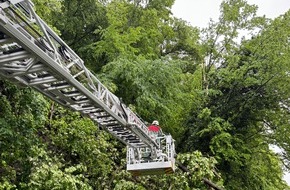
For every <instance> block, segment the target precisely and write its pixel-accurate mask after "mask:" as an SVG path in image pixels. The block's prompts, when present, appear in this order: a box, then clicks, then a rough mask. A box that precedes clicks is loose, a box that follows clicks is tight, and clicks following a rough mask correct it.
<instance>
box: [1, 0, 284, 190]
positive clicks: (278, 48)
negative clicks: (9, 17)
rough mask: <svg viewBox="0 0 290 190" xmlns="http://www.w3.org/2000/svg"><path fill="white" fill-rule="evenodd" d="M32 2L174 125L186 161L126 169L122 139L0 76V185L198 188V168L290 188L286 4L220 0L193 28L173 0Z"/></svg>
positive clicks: (107, 73)
mask: <svg viewBox="0 0 290 190" xmlns="http://www.w3.org/2000/svg"><path fill="white" fill-rule="evenodd" d="M33 2H34V3H35V5H36V10H37V13H38V14H39V15H40V16H41V17H43V18H44V19H45V20H46V21H47V22H48V23H50V24H52V25H54V26H55V27H57V29H55V30H56V31H58V30H59V31H60V32H59V33H61V35H62V38H63V39H64V40H65V41H66V42H67V43H68V44H69V45H70V46H71V48H72V49H74V50H75V51H77V52H78V53H79V54H80V57H82V58H83V59H84V60H85V62H86V65H87V66H89V67H90V68H92V69H93V71H95V72H98V73H99V74H98V76H99V77H100V78H101V79H102V81H103V82H104V84H105V85H106V86H108V87H109V89H110V90H112V91H113V92H114V93H115V94H116V95H117V96H119V97H121V98H122V100H123V101H124V102H125V103H126V104H127V105H129V107H130V108H132V110H134V111H135V112H136V113H138V114H139V115H141V117H142V118H143V119H145V120H146V121H152V120H154V119H158V120H159V121H160V123H161V127H162V129H163V130H164V131H165V132H166V133H167V132H169V133H170V134H172V135H173V136H174V138H175V139H176V140H177V141H176V144H177V149H178V151H180V152H181V153H179V152H178V154H177V155H178V156H177V160H178V161H179V162H180V163H181V164H183V165H185V166H186V167H187V169H188V170H189V172H185V173H184V172H182V171H181V170H180V169H179V168H177V169H176V172H175V174H173V175H168V176H167V175H161V176H144V177H132V176H131V174H129V173H128V172H126V169H125V166H126V163H125V158H126V156H125V153H126V152H125V147H124V146H123V145H122V144H120V143H119V142H117V141H116V140H115V139H113V138H112V136H110V135H109V134H108V133H106V132H105V131H102V130H99V129H98V128H97V127H96V126H95V124H94V123H93V122H92V121H90V120H89V119H88V118H83V117H82V116H81V115H79V114H78V113H74V112H70V111H67V110H65V109H63V108H61V107H59V106H58V105H56V104H54V103H49V102H48V101H47V100H45V99H44V98H43V97H42V96H41V95H39V94H38V93H35V92H34V91H33V90H32V89H30V88H25V89H20V88H18V87H16V86H13V85H11V84H9V83H7V82H3V81H1V82H0V189H140V190H141V189H206V188H207V187H206V186H205V185H204V183H203V182H202V181H203V179H204V178H207V179H209V180H211V181H213V182H215V183H216V184H217V185H218V186H221V187H223V186H224V187H225V188H226V189H241V188H242V189H251V190H252V189H270V190H271V189H289V187H288V186H287V185H286V183H285V182H284V181H283V180H282V176H283V171H282V168H283V167H286V168H288V169H289V168H290V167H289V163H290V162H289V160H290V156H289V155H290V149H289V147H290V146H289V145H290V139H289V138H288V137H289V136H290V134H289V133H290V132H289V131H290V130H289V119H290V117H289V116H290V115H289V107H290V105H289V103H290V102H289V95H290V91H289V89H290V88H289V87H288V86H289V85H288V84H289V82H290V78H289V68H290V65H289V64H290V62H289V60H290V57H289V56H290V52H289V50H290V49H289V36H290V33H289V31H290V28H289V22H290V13H289V12H287V13H286V14H285V15H283V16H280V17H278V18H276V19H275V20H273V21H272V20H270V19H266V18H264V17H257V16H256V11H257V6H255V5H249V4H247V2H246V1H245V0H226V1H224V2H223V3H222V4H221V7H220V10H221V16H220V18H219V21H218V22H217V23H214V22H211V23H210V25H209V27H208V28H206V29H204V30H201V31H200V30H198V29H197V28H194V27H192V26H189V24H188V23H186V22H185V21H182V20H179V19H176V18H174V17H173V16H172V15H171V13H170V8H171V6H172V4H173V3H174V1H173V0H166V1H164V0H112V1H108V0H62V1H58V0H49V1H40V0H34V1H33ZM241 31H243V32H247V34H251V38H248V37H242V38H240V37H241V34H240V32H241ZM200 37H201V39H200ZM100 72H102V73H100ZM185 121H187V122H185ZM271 144H274V145H277V146H278V147H280V148H282V151H283V152H282V153H281V155H278V154H275V153H274V152H273V151H272V150H271V149H270V148H269V145H271ZM196 150H198V151H196ZM203 155H207V156H206V157H205V156H203ZM219 172H220V173H219Z"/></svg>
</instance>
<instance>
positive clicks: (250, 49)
mask: <svg viewBox="0 0 290 190" xmlns="http://www.w3.org/2000/svg"><path fill="white" fill-rule="evenodd" d="M256 9H257V7H255V6H250V5H248V4H247V3H246V2H245V1H241V0H231V1H224V2H223V3H222V5H221V10H222V14H221V17H220V21H219V22H218V23H211V25H210V27H209V28H208V30H207V32H206V33H205V40H204V41H203V44H204V53H205V54H204V55H205V58H206V62H205V63H204V64H203V66H202V68H203V80H204V81H203V88H204V93H205V95H206V98H205V99H204V101H203V103H202V105H200V107H198V108H197V109H193V110H192V116H191V119H190V120H189V122H188V125H189V127H188V129H187V130H185V132H186V134H187V136H185V139H186V141H187V146H186V148H185V149H184V150H183V151H190V150H194V149H198V150H201V151H202V152H203V153H204V154H209V155H212V156H214V157H215V158H216V159H217V161H218V168H219V169H220V171H221V173H222V176H223V179H224V180H225V183H224V185H225V187H226V188H228V189H238V188H240V187H243V188H244V189H261V188H262V189H275V188H276V189H284V188H287V187H286V184H285V182H284V181H283V180H282V179H281V178H282V175H283V171H282V168H281V160H280V159H279V157H278V156H277V155H275V154H274V153H273V152H272V150H270V148H269V144H271V143H272V142H273V141H272V140H269V137H272V136H273V132H274V130H273V128H272V127H274V126H272V122H273V120H272V118H276V117H279V115H280V113H281V112H280V111H279V110H281V102H284V101H285V99H287V98H286V97H289V94H288V90H285V88H283V87H282V86H284V85H283V84H285V83H284V82H285V80H286V81H287V80H288V76H287V74H286V73H287V71H288V68H289V65H288V64H289V63H288V62H287V61H285V60H287V57H288V55H289V52H288V51H289V50H288V49H289V48H287V47H288V42H287V37H286V36H289V35H288V31H289V30H288V29H287V28H286V25H285V24H283V21H282V22H281V23H280V22H279V21H278V20H280V19H278V20H277V21H275V22H273V23H271V22H269V20H267V19H265V18H259V17H256V16H255V11H256ZM286 18H287V14H286V15H285V17H284V19H285V22H287V19H286ZM282 20H283V19H282ZM280 21H281V20H280ZM277 23H279V24H278V25H279V26H283V28H281V27H280V29H281V30H277V29H276V28H277ZM257 28H260V33H258V35H256V36H253V37H252V39H246V38H242V40H241V42H240V43H237V42H238V38H237V37H238V31H240V30H246V31H250V32H251V31H254V30H256V29H257ZM273 29H274V30H273ZM281 41H282V42H281ZM286 52H287V53H286ZM278 63H279V64H278ZM278 68H280V69H278ZM276 113H277V115H276ZM280 116H281V115H280ZM275 121H276V120H275ZM275 127H277V126H275ZM277 128H278V127H277ZM188 134H190V135H188ZM258 160H259V161H258ZM258 162H259V169H258V168H257V165H258ZM271 174H273V175H271ZM257 176H267V177H266V178H264V177H257Z"/></svg>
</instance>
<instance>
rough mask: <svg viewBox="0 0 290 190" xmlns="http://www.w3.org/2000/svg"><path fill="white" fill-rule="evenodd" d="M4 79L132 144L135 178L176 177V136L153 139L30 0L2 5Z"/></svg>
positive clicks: (0, 69)
mask: <svg viewBox="0 0 290 190" xmlns="http://www.w3.org/2000/svg"><path fill="white" fill-rule="evenodd" d="M0 77H1V78H5V79H8V80H9V81H11V82H13V83H15V84H20V85H21V86H29V87H32V88H34V89H35V90H37V91H39V92H40V93H42V94H43V95H45V96H47V97H49V98H50V99H52V100H54V101H55V102H57V103H59V104H61V105H63V106H64V107H67V108H70V109H73V110H75V111H78V112H80V113H81V114H82V115H85V116H88V117H89V118H91V119H92V120H93V121H95V122H97V123H98V125H99V126H101V127H102V128H103V129H105V130H106V131H107V132H109V133H110V134H112V135H113V136H114V137H115V138H117V139H118V140H120V141H121V142H123V143H124V144H125V145H127V170H128V171H130V172H131V173H133V174H134V175H151V174H162V173H172V172H174V170H175V159H174V154H175V151H174V150H175V147H174V140H173V139H172V137H171V135H164V134H162V135H161V136H159V137H154V136H152V135H151V134H150V132H149V131H148V128H147V126H146V125H145V124H144V122H143V121H142V120H141V119H140V118H139V117H138V116H137V115H136V114H135V113H134V112H132V111H131V110H130V109H129V108H128V107H126V105H124V104H123V103H122V102H121V101H120V99H119V98H118V97H117V96H115V95H114V94H113V93H111V92H110V91H109V90H108V89H107V88H106V87H105V86H104V85H103V84H102V83H101V82H100V81H99V80H98V79H97V78H96V76H95V75H93V74H92V73H91V72H90V71H89V70H88V69H87V68H86V67H85V65H84V62H83V60H82V59H81V58H79V57H78V55H77V54H76V53H75V52H74V51H73V50H72V49H71V48H70V47H69V46H68V45H67V44H66V43H65V42H64V41H63V40H62V39H61V38H60V37H59V36H58V35H57V34H56V33H55V32H54V31H53V30H52V29H51V28H50V27H49V26H48V25H47V24H46V23H45V22H44V21H43V20H42V19H41V18H40V17H39V16H38V15H37V14H36V13H35V11H34V9H33V3H32V2H31V1H30V0H0Z"/></svg>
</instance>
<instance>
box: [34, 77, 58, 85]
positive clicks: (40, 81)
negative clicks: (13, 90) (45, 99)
mask: <svg viewBox="0 0 290 190" xmlns="http://www.w3.org/2000/svg"><path fill="white" fill-rule="evenodd" d="M56 81H58V80H57V79H56V78H54V77H53V76H49V77H44V78H36V79H31V80H30V81H29V85H31V86H33V85H38V84H45V83H52V82H56Z"/></svg>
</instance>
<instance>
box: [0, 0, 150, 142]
mask: <svg viewBox="0 0 290 190" xmlns="http://www.w3.org/2000/svg"><path fill="white" fill-rule="evenodd" d="M27 2H28V3H29V1H27ZM30 11H31V12H32V11H33V10H30ZM2 16H3V15H2ZM7 19H8V18H3V17H2V19H1V20H2V22H3V23H5V22H6V25H7V27H5V31H6V32H8V33H9V34H12V35H13V36H15V37H16V38H17V39H18V40H20V44H21V45H24V47H27V48H28V49H30V50H32V52H33V53H34V54H37V56H38V57H41V60H42V61H43V62H45V63H48V64H49V66H50V67H51V68H52V69H53V70H54V72H58V73H59V74H60V75H61V76H62V77H63V78H66V79H68V80H69V82H70V83H72V84H73V86H75V87H76V88H77V89H78V90H80V91H82V92H84V94H85V95H86V96H88V97H89V98H90V99H91V100H93V102H96V103H97V104H98V105H100V106H101V107H103V108H104V109H105V110H106V112H107V113H109V114H110V115H111V116H112V117H114V118H115V119H116V120H118V122H119V123H121V124H122V125H123V126H126V127H128V126H132V125H136V126H137V127H139V128H141V130H142V132H143V138H144V136H145V138H146V139H145V141H147V143H148V144H151V145H152V144H153V145H154V141H152V140H150V138H149V137H147V136H148V130H147V127H146V125H145V124H144V123H143V122H142V121H141V120H140V119H139V118H138V117H137V116H136V115H135V114H134V113H133V112H132V111H131V110H129V109H127V112H128V113H129V116H130V117H129V122H127V121H125V120H124V117H122V115H124V114H128V113H122V112H123V111H122V109H121V108H120V106H119V105H120V101H119V99H118V98H117V97H116V96H115V95H114V94H112V93H111V92H110V91H109V90H108V89H107V88H106V87H105V86H104V85H103V84H102V83H101V82H100V81H99V80H98V79H97V78H96V77H95V76H94V75H92V73H91V72H89V71H88V70H87V69H86V68H85V67H84V65H83V61H82V60H81V59H80V58H79V57H78V56H77V55H76V54H75V53H74V51H72V50H71V49H70V48H69V46H67V45H66V44H65V42H63V41H62V40H61V39H60V38H59V37H58V36H57V35H56V34H55V33H54V32H53V31H52V30H51V29H50V28H49V27H48V26H47V25H46V24H45V22H43V21H41V23H42V24H43V25H44V28H45V30H46V31H47V30H48V29H49V33H48V34H49V35H50V36H53V38H54V39H56V41H57V42H61V43H62V44H61V45H64V46H66V48H67V49H68V50H69V53H71V55H72V56H73V57H74V59H75V58H76V59H75V60H77V63H78V65H80V66H81V68H83V69H84V70H85V71H86V75H87V76H89V79H88V80H89V81H90V80H91V79H93V83H89V84H88V86H93V88H91V89H89V88H86V87H84V86H83V84H82V82H81V81H78V80H77V79H74V78H71V75H70V73H68V72H67V71H66V70H64V69H63V68H64V67H65V65H57V64H55V60H53V61H52V60H51V59H52V57H51V56H50V55H49V54H48V52H45V54H46V55H47V56H44V54H43V53H42V52H43V50H42V49H41V48H39V47H37V46H35V41H37V39H33V38H34V37H33V36H30V39H27V34H26V35H23V34H22V33H21V32H19V31H17V30H16V31H15V30H13V29H14V27H13V25H12V24H11V23H10V22H9V20H7ZM47 37H49V36H47ZM28 42H29V43H28ZM32 44H33V45H32ZM55 53H56V54H58V52H55ZM58 56H60V55H58ZM94 84H96V86H98V87H96V86H95V85H94ZM98 89H102V91H101V92H99V91H98ZM92 90H93V91H92ZM92 94H93V95H94V96H92ZM96 95H100V97H105V100H104V99H103V100H102V99H101V100H100V99H99V97H97V96H96ZM112 108H114V109H113V110H112ZM133 131H134V130H133ZM135 133H136V131H135ZM138 135H140V134H138Z"/></svg>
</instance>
